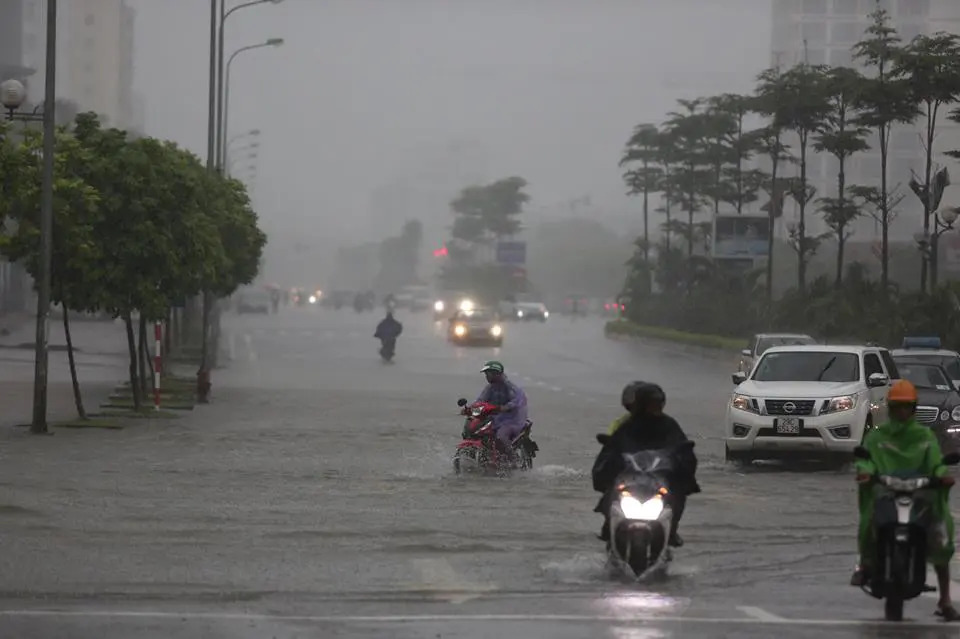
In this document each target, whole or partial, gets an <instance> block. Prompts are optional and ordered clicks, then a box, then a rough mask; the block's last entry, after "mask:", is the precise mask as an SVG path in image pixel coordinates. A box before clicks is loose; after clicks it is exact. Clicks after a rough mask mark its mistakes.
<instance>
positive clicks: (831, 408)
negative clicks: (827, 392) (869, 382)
mask: <svg viewBox="0 0 960 639" xmlns="http://www.w3.org/2000/svg"><path fill="white" fill-rule="evenodd" d="M856 405H857V397H856V395H843V396H841V397H833V398H831V399H828V400H827V401H826V402H824V403H823V408H822V409H820V414H821V415H825V414H827V413H841V412H843V411H845V410H853V408H854V407H856Z"/></svg>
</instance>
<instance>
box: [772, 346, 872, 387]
mask: <svg viewBox="0 0 960 639" xmlns="http://www.w3.org/2000/svg"><path fill="white" fill-rule="evenodd" d="M859 379H860V358H859V357H857V355H856V353H837V352H829V351H792V352H790V351H787V352H781V353H767V354H766V355H764V356H763V359H761V360H760V364H759V365H758V366H757V370H756V371H755V372H754V374H753V380H754V381H757V382H855V381H857V380H859Z"/></svg>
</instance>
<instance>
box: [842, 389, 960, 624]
mask: <svg viewBox="0 0 960 639" xmlns="http://www.w3.org/2000/svg"><path fill="white" fill-rule="evenodd" d="M887 406H888V409H889V415H890V420H889V421H888V422H887V423H886V424H882V425H880V426H878V427H877V428H874V429H873V430H871V431H870V432H868V433H867V436H866V437H865V438H864V440H863V447H864V448H866V449H867V452H869V453H870V459H869V460H866V459H858V460H857V462H856V468H857V483H858V484H859V490H858V500H857V501H858V503H859V507H860V528H859V535H858V539H857V541H858V544H857V545H858V547H859V551H860V565H859V566H858V567H857V569H856V571H855V572H854V574H853V577H852V578H851V579H850V584H851V585H853V586H860V585H863V584H864V583H865V582H867V581H868V578H869V574H870V571H871V569H872V566H871V562H872V560H873V557H874V556H875V552H876V550H875V549H876V540H875V539H874V529H873V525H872V523H873V522H872V519H873V507H874V501H875V495H874V490H873V487H872V486H871V481H872V479H873V478H874V477H875V476H877V475H881V474H892V473H897V472H904V471H915V472H918V473H921V474H923V475H927V476H930V477H939V478H940V481H941V486H939V487H937V488H935V489H934V491H933V495H932V497H931V510H932V514H933V521H934V523H933V528H932V529H931V530H932V534H931V535H930V540H929V542H930V543H929V548H928V553H927V558H928V560H929V561H930V563H931V564H933V569H934V572H936V574H937V582H938V586H939V591H940V600H939V602H938V604H937V615H938V616H940V617H943V618H944V620H946V621H960V613H958V612H957V610H956V608H954V607H953V604H952V602H951V600H950V560H951V559H952V558H953V554H954V541H953V539H954V524H953V516H952V515H951V514H950V503H949V487H950V486H952V485H953V483H954V479H953V477H951V476H949V475H947V467H946V466H944V465H943V463H942V461H941V460H942V459H943V453H942V452H941V450H940V444H939V443H938V441H937V436H936V434H934V431H933V430H931V429H929V428H926V427H924V426H921V425H920V424H918V423H917V421H916V418H915V413H916V410H917V389H916V387H915V386H914V385H913V384H911V383H910V382H909V381H907V380H905V379H901V380H899V381H897V382H896V383H895V384H893V386H891V387H890V390H889V391H888V392H887Z"/></svg>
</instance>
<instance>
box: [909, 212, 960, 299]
mask: <svg viewBox="0 0 960 639" xmlns="http://www.w3.org/2000/svg"><path fill="white" fill-rule="evenodd" d="M958 214H960V209H957V208H955V207H946V208H942V209H940V210H938V211H934V213H933V233H917V234H916V235H914V238H913V239H914V240H915V241H916V242H917V246H918V247H919V248H920V252H921V253H922V254H923V258H924V263H925V264H929V269H930V288H931V289H933V288H935V287H936V286H937V276H938V275H939V273H938V271H939V266H940V236H941V235H943V234H944V233H946V232H947V231H950V230H952V229H953V224H954V222H956V221H957V216H958Z"/></svg>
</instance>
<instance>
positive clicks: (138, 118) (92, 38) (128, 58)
mask: <svg viewBox="0 0 960 639" xmlns="http://www.w3.org/2000/svg"><path fill="white" fill-rule="evenodd" d="M21 1H22V2H23V22H22V24H23V44H24V47H23V48H24V59H25V63H26V64H27V66H30V67H33V68H35V69H37V70H38V71H37V74H36V76H35V81H34V82H32V83H30V86H29V87H28V88H29V95H30V99H31V101H34V102H39V101H40V100H42V96H43V63H44V60H45V59H46V55H45V53H46V49H45V44H46V37H45V33H46V8H47V2H46V0H21ZM134 18H135V12H134V10H133V9H132V8H130V7H129V6H128V5H127V4H126V2H125V1H124V0H66V1H64V0H60V2H59V3H58V5H57V32H58V33H57V97H58V99H66V100H71V101H73V102H75V103H76V104H77V106H78V107H79V108H80V109H81V110H84V111H88V110H89V111H96V112H97V113H98V114H100V116H101V117H102V118H103V119H104V121H105V123H106V124H108V125H110V126H117V127H120V128H136V129H142V128H143V121H142V120H143V118H142V112H143V109H142V107H140V106H139V101H138V99H137V97H136V95H135V94H134V91H133V68H134V46H133V39H134Z"/></svg>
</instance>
